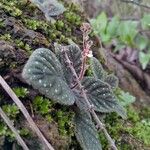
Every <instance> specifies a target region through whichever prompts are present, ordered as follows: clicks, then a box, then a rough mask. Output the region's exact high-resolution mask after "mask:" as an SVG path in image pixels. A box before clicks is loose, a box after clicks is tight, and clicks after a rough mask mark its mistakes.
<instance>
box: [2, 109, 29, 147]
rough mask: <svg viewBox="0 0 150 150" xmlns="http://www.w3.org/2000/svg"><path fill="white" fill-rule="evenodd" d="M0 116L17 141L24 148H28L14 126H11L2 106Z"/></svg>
mask: <svg viewBox="0 0 150 150" xmlns="http://www.w3.org/2000/svg"><path fill="white" fill-rule="evenodd" d="M0 116H1V117H2V118H3V120H4V121H5V123H6V124H7V125H8V127H9V128H10V129H11V131H12V132H13V133H14V134H15V138H16V139H17V141H18V143H19V144H20V145H21V146H22V148H23V149H24V150H29V148H28V146H27V145H26V144H25V142H24V141H23V139H22V138H21V136H20V135H19V133H18V132H17V130H16V129H15V127H14V126H13V124H12V122H11V120H10V119H9V118H8V117H7V115H6V114H5V113H4V111H3V110H2V108H1V107H0Z"/></svg>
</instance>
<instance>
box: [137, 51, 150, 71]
mask: <svg viewBox="0 0 150 150" xmlns="http://www.w3.org/2000/svg"><path fill="white" fill-rule="evenodd" d="M139 61H140V63H141V64H142V68H143V69H146V67H147V65H148V63H149V61H150V53H148V54H146V53H144V52H140V53H139Z"/></svg>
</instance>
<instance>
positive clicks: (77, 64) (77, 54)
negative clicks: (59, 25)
mask: <svg viewBox="0 0 150 150" xmlns="http://www.w3.org/2000/svg"><path fill="white" fill-rule="evenodd" d="M62 48H65V49H66V53H67V55H68V57H69V59H70V61H71V62H72V65H73V67H74V69H75V71H76V73H77V75H79V74H80V71H81V66H82V61H81V57H82V56H81V50H80V48H79V47H78V46H77V45H75V44H72V45H68V46H60V45H58V44H56V45H55V51H56V56H57V57H58V59H59V61H60V63H61V65H62V68H63V71H64V76H65V78H66V80H67V83H68V84H69V85H71V84H73V83H74V80H75V79H74V78H73V77H74V76H72V71H71V70H70V68H69V66H68V64H67V63H66V61H65V59H64V58H65V56H64V53H63V52H62V50H61V49H62Z"/></svg>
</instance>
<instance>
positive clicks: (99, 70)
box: [90, 57, 106, 80]
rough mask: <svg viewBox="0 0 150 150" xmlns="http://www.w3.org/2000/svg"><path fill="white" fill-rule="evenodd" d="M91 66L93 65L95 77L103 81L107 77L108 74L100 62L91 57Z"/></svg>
mask: <svg viewBox="0 0 150 150" xmlns="http://www.w3.org/2000/svg"><path fill="white" fill-rule="evenodd" d="M90 65H91V69H92V72H93V74H94V77H96V78H98V79H101V80H104V78H105V76H106V72H105V70H104V69H103V67H102V65H101V64H100V62H99V61H98V60H97V59H96V58H95V57H91V59H90Z"/></svg>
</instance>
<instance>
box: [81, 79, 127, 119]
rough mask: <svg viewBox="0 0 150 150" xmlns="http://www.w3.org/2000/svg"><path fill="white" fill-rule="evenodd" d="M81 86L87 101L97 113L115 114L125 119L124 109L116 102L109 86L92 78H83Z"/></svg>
mask: <svg viewBox="0 0 150 150" xmlns="http://www.w3.org/2000/svg"><path fill="white" fill-rule="evenodd" d="M82 85H83V86H84V89H85V90H86V93H87V96H88V99H89V101H90V103H91V104H93V105H94V109H95V111H97V112H104V113H106V112H117V113H118V114H119V115H120V116H122V117H123V118H125V117H126V112H125V110H124V108H123V107H122V106H121V105H120V104H119V102H118V101H117V100H116V98H115V96H114V94H113V92H112V90H111V88H110V86H109V85H108V84H107V83H104V82H103V81H101V80H99V79H95V78H93V77H85V78H84V79H83V81H82Z"/></svg>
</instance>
